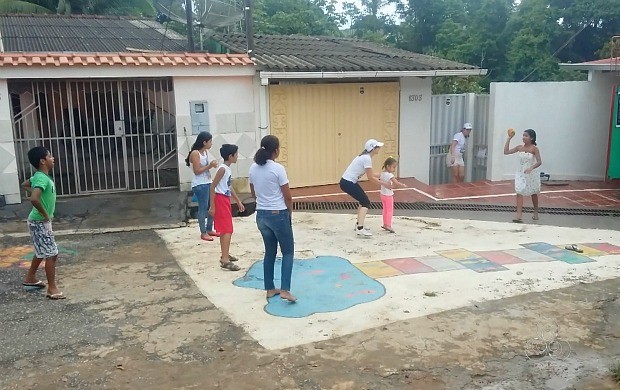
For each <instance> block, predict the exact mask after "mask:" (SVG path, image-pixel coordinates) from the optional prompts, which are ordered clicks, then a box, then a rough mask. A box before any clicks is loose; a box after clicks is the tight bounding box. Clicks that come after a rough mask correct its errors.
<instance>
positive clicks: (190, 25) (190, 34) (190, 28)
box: [185, 0, 194, 53]
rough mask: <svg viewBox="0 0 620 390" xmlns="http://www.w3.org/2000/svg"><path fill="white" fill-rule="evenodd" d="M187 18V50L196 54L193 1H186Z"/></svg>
mask: <svg viewBox="0 0 620 390" xmlns="http://www.w3.org/2000/svg"><path fill="white" fill-rule="evenodd" d="M185 16H186V18H187V46H188V47H187V49H188V51H189V52H190V53H193V52H194V20H193V19H194V8H193V7H192V0H185Z"/></svg>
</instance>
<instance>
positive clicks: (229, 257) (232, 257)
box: [228, 255, 239, 261]
mask: <svg viewBox="0 0 620 390" xmlns="http://www.w3.org/2000/svg"><path fill="white" fill-rule="evenodd" d="M228 260H230V261H239V259H238V258H236V257H235V256H233V255H228Z"/></svg>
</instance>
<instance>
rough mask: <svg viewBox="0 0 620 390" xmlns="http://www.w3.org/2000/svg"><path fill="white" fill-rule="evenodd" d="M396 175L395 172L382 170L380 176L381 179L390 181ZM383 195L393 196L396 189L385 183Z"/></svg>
mask: <svg viewBox="0 0 620 390" xmlns="http://www.w3.org/2000/svg"><path fill="white" fill-rule="evenodd" d="M393 177H394V174H393V173H390V172H385V171H384V172H381V177H380V178H379V179H380V180H381V181H384V182H386V183H387V182H388V181H390V180H391V179H392V178H393ZM381 195H387V196H393V195H394V191H393V190H392V189H391V188H387V187H385V186H384V185H383V184H382V185H381Z"/></svg>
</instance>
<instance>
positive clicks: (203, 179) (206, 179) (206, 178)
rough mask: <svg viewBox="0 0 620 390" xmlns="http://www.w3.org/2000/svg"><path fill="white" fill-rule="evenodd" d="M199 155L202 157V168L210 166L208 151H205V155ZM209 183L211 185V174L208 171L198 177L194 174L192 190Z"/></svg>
mask: <svg viewBox="0 0 620 390" xmlns="http://www.w3.org/2000/svg"><path fill="white" fill-rule="evenodd" d="M198 155H199V156H200V165H199V166H200V167H204V166H207V165H209V153H208V152H207V151H205V153H204V154H201V153H200V151H198ZM192 169H193V167H192ZM192 172H193V170H192ZM209 183H211V172H209V170H208V169H207V170H206V171H204V172H202V173H199V174H198V175H197V174H195V173H194V177H193V178H192V188H194V187H196V186H199V185H201V184H209Z"/></svg>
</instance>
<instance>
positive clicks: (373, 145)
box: [364, 139, 383, 152]
mask: <svg viewBox="0 0 620 390" xmlns="http://www.w3.org/2000/svg"><path fill="white" fill-rule="evenodd" d="M382 146H383V142H379V141H377V140H376V139H369V140H368V141H366V146H364V149H366V151H367V152H372V150H373V149H374V148H380V147H382Z"/></svg>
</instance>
